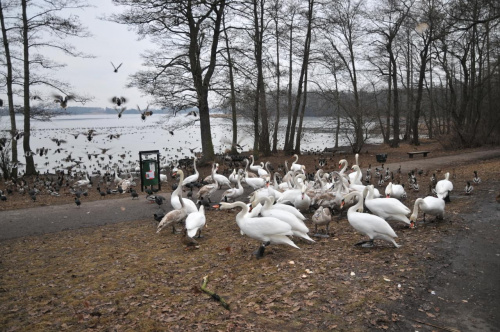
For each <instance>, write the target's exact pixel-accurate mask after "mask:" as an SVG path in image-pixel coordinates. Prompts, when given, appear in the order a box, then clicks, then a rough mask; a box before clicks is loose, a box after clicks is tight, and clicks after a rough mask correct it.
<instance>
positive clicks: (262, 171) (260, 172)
mask: <svg viewBox="0 0 500 332" xmlns="http://www.w3.org/2000/svg"><path fill="white" fill-rule="evenodd" d="M268 164H269V162H268V161H266V164H265V165H264V163H260V166H261V167H260V168H259V169H258V170H257V174H258V175H259V177H261V178H267V177H269V172H268V171H267V170H266V166H267V165H268Z"/></svg>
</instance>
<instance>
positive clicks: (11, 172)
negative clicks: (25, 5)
mask: <svg viewBox="0 0 500 332" xmlns="http://www.w3.org/2000/svg"><path fill="white" fill-rule="evenodd" d="M6 8H8V6H7V7H6ZM10 9H12V8H10ZM0 24H1V27H2V40H3V46H4V52H5V64H6V69H7V75H6V77H5V85H6V88H7V104H8V108H9V116H10V141H11V142H15V141H14V140H13V138H14V136H15V135H16V132H17V127H16V115H15V112H14V96H13V94H14V93H13V82H14V77H13V74H12V58H11V56H10V46H9V37H8V36H7V31H8V30H10V29H11V28H9V29H7V27H6V24H5V17H4V5H3V3H2V1H1V0H0ZM10 150H11V152H12V158H10V159H11V160H12V164H13V165H16V167H13V168H12V169H11V168H8V167H6V166H5V167H4V169H3V173H4V177H5V178H9V177H12V178H17V173H18V168H17V164H18V156H17V144H15V143H14V144H12V145H11V148H10ZM2 159H3V160H6V157H4V156H3V157H2ZM10 159H9V160H10ZM3 165H7V163H3Z"/></svg>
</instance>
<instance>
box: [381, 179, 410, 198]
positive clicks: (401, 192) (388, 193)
mask: <svg viewBox="0 0 500 332" xmlns="http://www.w3.org/2000/svg"><path fill="white" fill-rule="evenodd" d="M385 197H387V198H389V197H393V198H397V199H403V198H406V197H407V195H406V191H405V187H404V185H401V184H394V183H392V182H389V184H388V185H387V186H386V187H385Z"/></svg>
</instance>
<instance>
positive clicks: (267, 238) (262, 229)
mask: <svg viewBox="0 0 500 332" xmlns="http://www.w3.org/2000/svg"><path fill="white" fill-rule="evenodd" d="M236 207H239V208H241V211H240V212H238V214H237V215H236V224H237V225H238V227H239V228H240V233H241V234H242V235H246V236H248V237H250V238H252V239H255V240H259V241H261V245H260V246H259V249H257V251H256V252H254V255H255V256H256V257H257V258H258V259H259V258H262V257H264V252H265V250H266V247H267V246H269V245H270V244H287V245H289V246H292V247H294V248H297V249H300V248H299V247H298V246H297V245H296V244H295V243H294V242H293V241H292V240H291V239H290V238H288V236H292V235H293V232H292V226H290V225H289V224H287V223H286V222H284V221H282V220H279V219H276V218H272V217H254V218H252V217H250V216H249V213H248V210H249V208H248V206H247V205H246V204H245V203H243V202H241V201H236V202H234V203H225V202H222V203H220V207H219V208H220V209H221V210H227V209H233V208H236Z"/></svg>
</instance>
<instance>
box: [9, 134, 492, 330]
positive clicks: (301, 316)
mask: <svg viewBox="0 0 500 332" xmlns="http://www.w3.org/2000/svg"><path fill="white" fill-rule="evenodd" d="M418 149H420V150H421V151H422V150H425V151H430V153H429V156H428V157H427V158H424V157H422V156H421V155H418V156H415V157H414V159H413V160H412V163H410V164H408V163H407V162H408V161H409V158H408V155H407V152H409V151H413V150H414V147H411V146H405V145H402V146H401V147H400V148H398V149H391V148H388V147H385V146H367V147H366V149H363V151H362V153H361V154H360V164H361V166H362V169H366V167H367V166H368V165H369V164H371V167H372V169H374V168H375V167H381V166H382V165H381V164H380V163H378V162H376V160H375V155H376V154H380V153H387V154H388V158H387V164H386V165H384V166H385V167H390V170H391V171H395V170H396V169H397V167H398V165H399V164H401V165H404V166H402V170H403V175H404V176H403V177H402V179H401V181H402V182H406V173H405V172H407V171H408V169H407V168H409V166H408V165H411V166H412V167H410V169H413V168H415V169H416V171H417V173H418V171H420V170H421V171H422V172H421V175H419V177H418V178H419V183H420V190H419V191H418V192H417V191H408V194H409V197H408V199H407V200H406V201H405V204H406V205H407V206H408V207H410V208H411V209H413V203H414V201H415V199H416V198H417V197H423V196H425V195H426V194H427V185H428V182H429V177H430V175H432V173H436V175H437V176H438V177H439V178H442V176H443V174H444V173H445V172H448V171H449V172H450V173H451V174H452V177H453V178H452V181H453V183H454V185H455V190H454V192H453V194H452V197H451V203H448V204H447V206H446V217H445V219H444V220H443V221H437V220H436V221H435V220H433V219H432V218H430V220H428V222H426V223H422V222H419V223H418V227H417V228H416V229H409V228H407V227H406V226H405V225H402V224H398V223H392V222H391V225H392V226H393V228H394V230H395V231H396V233H397V234H398V239H397V242H398V243H399V244H402V247H401V248H399V249H395V248H393V247H391V246H390V245H388V244H386V243H383V242H377V241H376V247H375V248H372V249H367V248H359V247H354V246H353V244H354V243H356V242H358V241H360V240H362V239H363V237H362V235H360V234H358V233H356V232H355V231H354V230H353V229H352V227H351V226H350V225H349V223H348V222H347V219H346V217H345V215H344V216H334V220H335V221H338V223H337V222H335V221H334V222H333V223H332V227H331V228H332V233H331V236H330V237H329V238H316V239H315V240H316V242H315V243H309V242H306V241H301V240H297V239H295V242H296V243H297V245H298V246H299V247H300V248H301V249H300V250H298V249H294V248H292V247H288V246H286V247H285V246H282V245H276V246H273V245H272V246H270V247H269V248H268V249H267V250H266V256H265V257H264V258H263V259H260V260H256V259H255V257H254V256H253V255H252V252H253V251H254V250H255V249H256V248H257V246H258V245H259V244H258V243H257V242H256V241H255V240H252V239H250V238H248V237H245V236H240V234H239V230H238V227H237V225H236V224H235V222H234V216H235V214H236V211H207V213H206V215H207V227H206V228H205V229H204V230H203V235H204V237H203V238H201V239H198V240H197V241H198V245H199V247H200V248H199V249H197V250H185V243H183V242H182V236H181V235H180V234H172V233H171V232H169V231H168V230H163V231H162V232H161V233H160V234H156V233H155V230H156V224H155V222H154V220H153V218H151V214H152V212H153V211H156V210H157V209H158V207H154V206H151V205H150V204H147V203H146V201H145V198H144V195H141V197H140V201H139V202H138V203H135V202H134V203H133V204H137V207H136V205H125V206H126V208H127V210H126V212H125V213H123V214H119V213H118V214H117V213H116V212H114V211H113V208H112V207H113V206H114V205H113V204H114V202H115V201H119V200H116V196H113V195H108V196H106V197H104V198H101V197H100V195H98V193H97V191H95V192H94V191H93V190H91V191H89V196H88V197H85V198H83V199H82V207H85V206H86V205H87V204H89V205H91V204H92V203H91V202H92V201H99V202H96V203H95V204H97V203H99V204H103V203H106V202H108V203H107V204H109V210H111V211H108V212H106V213H108V215H106V218H109V219H111V218H115V219H120V218H123V219H125V220H128V219H126V218H125V217H124V215H130V214H132V212H130V213H128V211H129V210H131V209H136V208H137V209H139V210H144V211H145V213H147V214H148V215H149V217H148V218H144V219H139V220H137V219H132V221H124V222H120V223H117V224H110V225H105V226H98V227H88V226H90V225H85V227H87V228H78V229H72V230H66V231H57V232H55V233H50V234H42V235H36V236H21V237H16V238H13V239H8V240H2V241H1V244H2V245H1V248H0V257H1V261H0V270H1V271H0V312H1V313H2V315H0V329H1V330H5V331H15V330H85V329H97V330H117V331H122V330H170V331H181V330H182V331H185V330H211V331H239V330H252V331H277V330H283V329H285V330H298V329H302V330H307V331H315V330H344V331H346V330H349V331H367V330H390V331H417V330H418V331H439V330H447V331H457V330H458V331H496V330H499V328H500V319H499V315H498V312H500V300H499V299H500V291H499V287H498V273H499V272H500V252H499V251H498V245H497V243H496V241H495V240H496V239H497V238H498V220H500V213H499V211H500V210H499V208H498V206H499V204H498V203H497V201H496V200H495V198H496V197H497V195H498V194H499V189H500V187H499V183H500V182H499V181H500V172H499V169H500V168H499V166H500V158H498V157H497V158H493V159H487V160H481V159H477V160H472V161H471V160H468V161H465V162H454V163H451V164H450V165H448V166H446V167H441V166H440V167H439V168H437V167H434V165H435V164H434V163H433V162H432V160H433V157H440V158H443V157H445V156H450V155H458V154H462V153H465V152H473V151H480V150H487V149H486V148H483V149H475V150H470V151H443V150H442V148H441V147H440V145H439V144H438V143H437V142H425V143H424V144H423V145H422V146H420V147H418ZM490 149H491V148H490ZM346 152H347V151H346ZM285 158H287V157H284V156H282V155H277V156H273V157H272V158H269V159H267V158H266V159H265V161H267V160H269V161H271V163H272V164H273V166H274V167H275V168H277V167H278V166H277V165H278V164H279V163H282V161H283V160H284V159H285ZM320 158H321V159H323V158H324V159H326V161H327V162H328V165H327V166H326V168H328V169H337V165H338V160H339V159H341V158H345V159H347V160H348V161H349V164H353V162H354V156H353V155H352V154H349V153H339V152H336V153H335V154H334V155H323V156H321V155H318V154H310V155H307V154H306V155H303V156H300V158H299V163H301V164H304V165H306V167H307V169H308V170H314V169H315V166H317V165H318V161H319V159H320ZM263 160H264V159H263ZM288 160H289V164H290V163H291V161H293V159H291V158H288ZM435 161H436V160H435ZM413 166H414V167H413ZM474 170H476V171H478V174H479V175H480V177H481V179H482V182H481V184H478V185H474V191H473V193H472V195H465V194H464V191H463V188H464V186H465V183H466V181H468V180H472V177H473V171H474ZM200 173H201V174H202V175H205V174H206V175H208V173H209V172H208V167H204V168H201V171H200ZM172 183H173V181H172V179H169V183H168V184H167V185H166V186H164V190H162V193H163V194H164V195H165V196H167V197H168V195H169V192H170V191H171V184H172ZM3 188H4V186H3V185H2V187H0V189H2V190H3ZM379 189H382V190H383V188H382V187H381V188H379ZM219 194H220V193H219ZM73 199H74V198H73V196H72V195H70V194H63V195H61V196H60V197H54V196H50V195H44V194H42V195H39V196H38V197H37V200H36V201H35V202H33V201H32V200H31V199H30V198H29V196H28V197H26V196H23V195H20V194H19V193H17V192H14V193H13V194H12V195H10V196H8V200H7V201H6V202H0V217H1V216H2V215H5V214H3V212H1V211H5V213H7V212H11V211H15V210H18V211H19V212H18V213H20V214H23V213H25V214H27V215H28V216H29V211H32V210H33V209H28V208H30V207H37V210H36V211H37V212H36V213H38V214H40V213H43V212H40V211H43V208H47V209H48V208H52V207H54V206H55V205H64V204H72V205H71V206H67V209H68V211H70V213H69V214H66V215H67V216H68V218H70V219H71V218H72V214H77V213H81V214H86V212H85V211H87V210H85V209H83V210H82V209H80V210H76V209H77V207H76V206H74V203H73ZM125 200H126V202H130V201H131V198H130V200H129V198H125V199H122V201H125ZM141 203H142V205H141ZM130 204H132V203H130ZM123 206H124V205H123V203H120V204H118V205H116V209H120V210H121V207H123ZM70 207H71V209H73V210H74V211H75V212H74V213H71V210H69V208H70ZM39 209H40V210H39ZM165 209H167V210H168V207H165ZM76 211H78V212H76ZM23 215H24V214H23ZM308 217H309V218H308V220H310V214H309V215H308ZM26 218H29V217H26ZM53 218H54V223H56V222H57V218H56V217H53ZM95 219H99V218H98V217H95ZM421 220H422V216H421V215H420V216H419V221H421ZM307 224H308V226H309V227H310V228H311V224H310V221H308V222H307ZM40 225H41V224H40ZM38 226H39V225H38V224H37V225H32V227H38ZM42 231H43V230H42ZM206 275H208V278H209V282H208V286H207V288H208V289H210V290H213V291H216V292H217V294H219V295H220V296H221V297H223V298H224V299H225V300H226V301H227V302H228V303H229V305H230V309H231V310H230V311H228V310H225V309H224V308H223V307H222V306H220V304H219V303H218V302H216V301H214V300H213V299H211V298H210V297H209V296H208V295H207V294H205V293H203V292H201V289H200V285H201V281H202V278H203V277H204V276H206Z"/></svg>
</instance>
